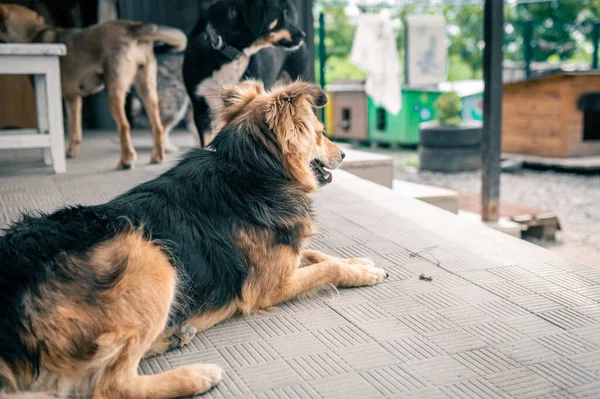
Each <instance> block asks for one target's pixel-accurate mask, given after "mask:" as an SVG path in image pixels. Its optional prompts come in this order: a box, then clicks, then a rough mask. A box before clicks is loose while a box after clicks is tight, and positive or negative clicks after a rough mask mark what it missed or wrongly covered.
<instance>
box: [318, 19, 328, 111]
mask: <svg viewBox="0 0 600 399" xmlns="http://www.w3.org/2000/svg"><path fill="white" fill-rule="evenodd" d="M326 51H327V50H326V48H325V14H324V13H323V12H322V11H321V12H320V13H319V72H320V76H319V84H320V85H321V87H322V88H325V62H326V61H327V52H326ZM321 118H322V119H321V121H322V122H323V123H325V108H322V109H321Z"/></svg>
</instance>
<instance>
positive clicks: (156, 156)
mask: <svg viewBox="0 0 600 399" xmlns="http://www.w3.org/2000/svg"><path fill="white" fill-rule="evenodd" d="M166 158H167V157H166V155H165V151H164V150H162V151H158V150H154V151H152V157H151V158H150V163H152V164H157V163H163V162H164V161H165V159H166Z"/></svg>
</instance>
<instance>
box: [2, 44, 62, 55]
mask: <svg viewBox="0 0 600 399" xmlns="http://www.w3.org/2000/svg"><path fill="white" fill-rule="evenodd" d="M66 54H67V46H65V45H64V44H0V56H2V55H47V56H59V55H66Z"/></svg>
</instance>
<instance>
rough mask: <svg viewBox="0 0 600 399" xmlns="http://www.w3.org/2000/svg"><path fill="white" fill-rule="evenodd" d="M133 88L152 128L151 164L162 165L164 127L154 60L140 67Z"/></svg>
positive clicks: (163, 157) (164, 141)
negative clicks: (159, 105) (139, 98)
mask: <svg viewBox="0 0 600 399" xmlns="http://www.w3.org/2000/svg"><path fill="white" fill-rule="evenodd" d="M135 88H136V90H137V92H138V94H139V95H140V97H141V99H142V102H143V103H144V108H145V109H146V114H147V115H148V119H149V120H150V125H151V126H152V135H153V137H154V147H153V148H152V158H150V162H151V163H162V162H164V160H165V144H166V141H167V139H166V138H165V137H164V127H163V124H162V122H161V120H160V112H159V111H158V94H157V93H156V60H155V59H152V61H150V62H149V63H147V64H146V65H144V66H140V68H139V69H138V72H137V75H136V77H135Z"/></svg>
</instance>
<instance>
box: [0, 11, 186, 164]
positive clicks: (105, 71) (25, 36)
mask: <svg viewBox="0 0 600 399" xmlns="http://www.w3.org/2000/svg"><path fill="white" fill-rule="evenodd" d="M2 41H4V42H10V43H63V44H65V45H66V46H67V55H66V56H65V57H62V58H61V60H60V68H61V84H62V95H63V98H64V100H65V103H66V106H67V119H68V122H69V129H68V130H69V146H68V149H67V156H68V157H75V156H77V154H78V152H79V145H80V143H81V140H82V133H81V103H82V98H83V97H85V96H88V95H90V94H94V93H97V92H99V91H100V90H102V89H103V88H104V87H106V89H107V92H108V93H107V94H108V104H109V108H110V112H111V114H112V116H113V118H114V119H115V122H116V124H117V128H118V131H119V136H120V139H121V160H120V162H119V165H118V168H119V169H130V168H132V167H133V166H134V163H135V160H136V157H137V155H136V152H135V149H134V148H133V146H132V144H131V135H130V126H129V122H128V121H127V117H126V115H125V96H126V94H127V92H128V91H129V89H130V88H131V85H132V84H135V88H136V89H137V92H138V94H139V95H140V97H141V99H142V102H143V103H144V107H145V109H146V113H147V115H148V118H149V119H150V123H151V125H152V134H153V136H154V147H153V150H152V158H151V162H152V163H160V162H163V161H164V159H165V143H164V142H163V141H164V138H163V130H164V129H163V125H162V123H161V121H160V115H159V111H158V95H157V93H156V59H155V57H154V51H153V42H154V41H161V42H164V43H166V44H168V45H170V46H172V47H173V49H174V50H175V51H182V50H184V49H185V47H186V45H187V37H186V35H185V34H184V33H183V32H182V31H180V30H178V29H174V28H168V27H163V26H157V25H152V24H141V23H139V22H131V21H109V22H105V23H101V24H98V25H93V26H91V27H89V28H86V29H60V28H53V27H49V26H47V25H45V22H44V18H42V17H41V16H40V15H38V14H37V13H36V12H34V11H32V10H30V9H28V8H25V7H22V6H19V5H16V4H0V42H2Z"/></svg>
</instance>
